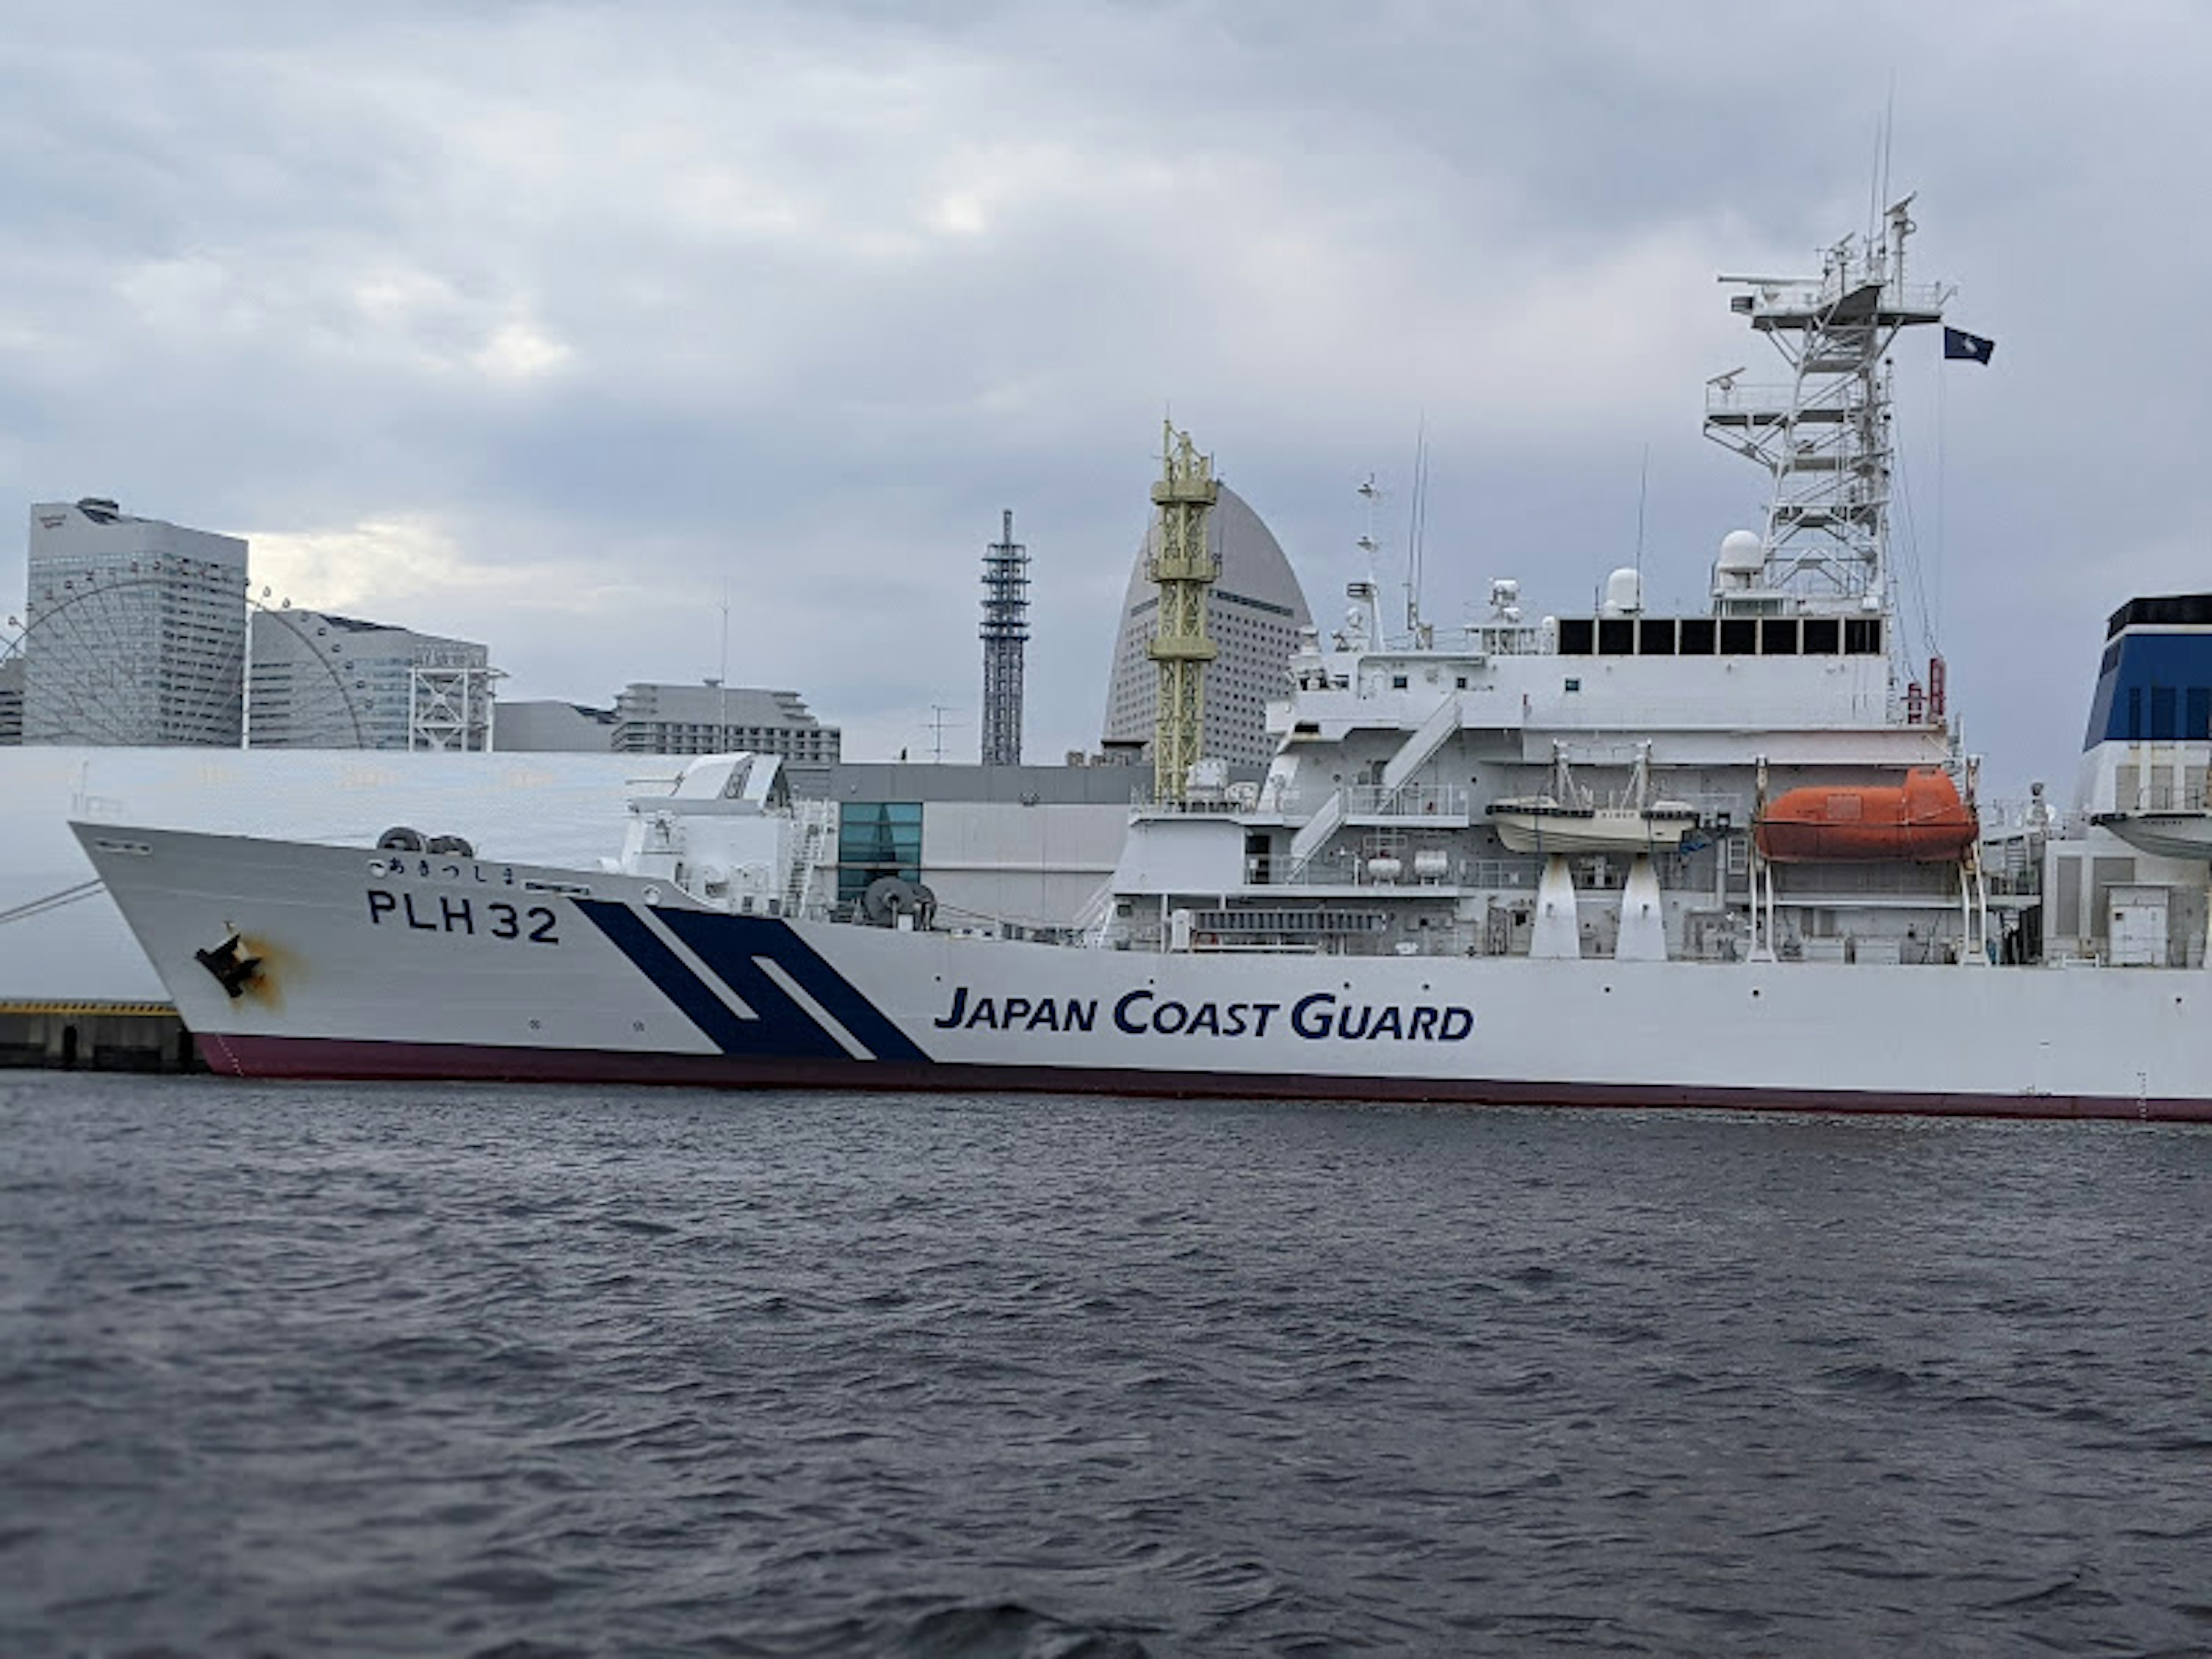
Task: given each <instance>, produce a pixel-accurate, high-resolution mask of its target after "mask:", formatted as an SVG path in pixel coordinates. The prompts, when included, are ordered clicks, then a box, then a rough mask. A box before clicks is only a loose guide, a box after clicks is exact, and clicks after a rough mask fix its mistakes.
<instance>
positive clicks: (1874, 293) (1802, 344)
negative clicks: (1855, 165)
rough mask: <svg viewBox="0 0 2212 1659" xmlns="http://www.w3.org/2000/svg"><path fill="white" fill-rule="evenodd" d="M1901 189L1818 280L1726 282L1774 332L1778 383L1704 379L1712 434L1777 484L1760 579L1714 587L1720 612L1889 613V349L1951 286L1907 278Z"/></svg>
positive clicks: (1939, 314)
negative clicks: (1782, 373)
mask: <svg viewBox="0 0 2212 1659" xmlns="http://www.w3.org/2000/svg"><path fill="white" fill-rule="evenodd" d="M1911 205H1912V197H1910V196H1907V197H1905V198H1904V199H1903V200H1902V201H1899V202H1898V203H1897V204H1895V205H1893V207H1891V209H1890V210H1889V211H1888V213H1887V215H1885V216H1884V217H1885V221H1886V227H1885V230H1884V232H1883V233H1882V234H1881V235H1879V236H1876V235H1875V234H1871V233H1870V234H1867V235H1865V236H1846V237H1844V239H1843V240H1841V241H1839V242H1838V243H1836V244H1835V245H1834V246H1832V247H1830V248H1829V249H1828V250H1827V252H1826V255H1825V256H1824V257H1823V258H1822V260H1821V271H1820V276H1817V277H1795V276H1723V277H1722V278H1721V279H1720V280H1721V281H1722V282H1723V283H1728V284H1729V285H1730V286H1733V287H1741V288H1744V289H1748V290H1749V292H1747V293H1743V294H1738V295H1733V296H1731V298H1730V299H1729V308H1730V309H1731V310H1733V311H1734V312H1735V313H1737V314H1738V315H1739V316H1741V317H1745V318H1747V319H1749V320H1750V323H1751V325H1752V327H1753V329H1755V330H1757V331H1759V332H1760V333H1762V334H1764V335H1765V336H1766V337H1767V338H1768V339H1769V340H1771V342H1772V343H1773V344H1774V347H1775V349H1777V350H1778V351H1779V352H1780V353H1781V354H1782V359H1783V362H1784V363H1785V364H1786V365H1787V366H1788V369H1789V376H1790V378H1789V379H1788V380H1786V381H1784V382H1781V383H1778V384H1767V385H1745V384H1742V383H1741V376H1742V375H1743V374H1744V373H1745V371H1744V370H1743V369H1741V368H1736V369H1731V370H1729V373H1727V374H1720V375H1716V376H1715V377H1714V378H1713V379H1712V380H1710V381H1708V382H1707V383H1706V386H1705V435H1706V436H1707V437H1709V438H1711V439H1712V440H1713V441H1715V442H1717V443H1718V444H1720V445H1721V446H1723V447H1724V448H1727V449H1730V450H1733V451H1735V453H1737V454H1739V455H1742V456H1744V457H1745V458H1746V459H1749V460H1752V461H1754V462H1756V463H1757V464H1758V465H1760V466H1761V467H1764V468H1765V470H1766V471H1767V473H1768V475H1769V477H1771V480H1772V489H1771V494H1770V495H1769V499H1768V504H1767V509H1766V528H1765V535H1764V537H1763V538H1762V539H1763V543H1764V546H1763V549H1762V551H1763V553H1764V566H1765V568H1764V571H1763V573H1762V574H1761V575H1760V578H1759V580H1756V581H1755V582H1753V583H1750V584H1747V585H1744V586H1733V585H1731V586H1725V587H1722V588H1718V589H1717V591H1716V592H1715V594H1714V608H1715V610H1716V611H1717V613H1719V614H1722V615H1736V616H1747V615H1748V616H1757V615H1775V614H1783V615H1795V614H1799V613H1803V612H1814V611H1826V612H1832V613H1833V612H1842V611H1877V612H1886V611H1887V610H1888V608H1889V601H1890V595H1889V592H1888V576H1889V570H1888V562H1889V507H1890V474H1891V471H1892V466H1893V453H1894V452H1893V443H1892V435H1891V430H1890V391H1891V378H1892V377H1891V369H1890V364H1889V361H1888V356H1889V349H1890V344H1891V342H1893V340H1894V339H1895V338H1896V337H1897V335H1898V332H1899V330H1902V329H1906V328H1912V327H1917V326H1919V325H1924V324H1929V323H1938V322H1941V321H1942V318H1943V306H1944V303H1945V301H1948V299H1949V298H1950V297H1951V294H1952V292H1953V290H1952V289H1949V288H1947V287H1945V286H1944V285H1942V284H1941V283H1925V284H1922V285H1919V286H1917V287H1916V286H1911V285H1908V284H1907V283H1906V282H1905V239H1906V238H1907V237H1909V236H1910V235H1911V234H1912V231H1913V229H1914V226H1913V222H1912V217H1911Z"/></svg>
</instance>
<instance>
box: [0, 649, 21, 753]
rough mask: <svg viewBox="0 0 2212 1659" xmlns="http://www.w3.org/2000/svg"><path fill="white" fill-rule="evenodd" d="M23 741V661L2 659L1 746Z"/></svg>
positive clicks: (0, 693)
mask: <svg viewBox="0 0 2212 1659" xmlns="http://www.w3.org/2000/svg"><path fill="white" fill-rule="evenodd" d="M22 740H23V659H22V658H21V657H20V656H10V657H0V746H6V745H12V744H19V743H21V742H22Z"/></svg>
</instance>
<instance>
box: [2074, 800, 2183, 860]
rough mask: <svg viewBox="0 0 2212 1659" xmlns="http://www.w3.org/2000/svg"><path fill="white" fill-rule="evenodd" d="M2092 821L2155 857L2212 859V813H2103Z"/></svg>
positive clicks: (2131, 845)
mask: <svg viewBox="0 0 2212 1659" xmlns="http://www.w3.org/2000/svg"><path fill="white" fill-rule="evenodd" d="M2090 822H2091V823H2094V824H2095V825H2097V827H2098V828H2099V829H2109V830H2111V831H2112V833H2113V834H2114V835H2116V836H2118V837H2119V838H2120V839H2121V840H2122V841H2124V842H2127V844H2128V845H2129V846H2130V847H2132V848H2135V849H2136V851H2137V852H2138V853H2148V854H2150V855H2151V856H2152V857H2153V858H2160V859H2186V860H2194V861H2196V862H2197V863H2200V864H2201V863H2205V862H2208V861H2212V812H2182V811H2177V812H2103V813H2100V814H2098V815H2097V816H2096V817H2093V818H2092V819H2091V820H2090Z"/></svg>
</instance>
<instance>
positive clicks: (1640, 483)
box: [1636, 444, 1651, 594]
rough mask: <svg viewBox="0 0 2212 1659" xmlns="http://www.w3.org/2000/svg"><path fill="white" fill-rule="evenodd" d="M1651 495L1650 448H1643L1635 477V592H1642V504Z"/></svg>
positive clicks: (1648, 445) (1647, 445)
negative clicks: (1640, 462)
mask: <svg viewBox="0 0 2212 1659" xmlns="http://www.w3.org/2000/svg"><path fill="white" fill-rule="evenodd" d="M1650 494H1651V446H1650V444H1646V445H1644V465H1643V467H1642V468H1641V469H1640V470H1639V471H1638V473H1637V475H1636V591H1637V592H1638V593H1639V594H1641V593H1642V592H1644V502H1645V501H1646V500H1647V499H1649V497H1650Z"/></svg>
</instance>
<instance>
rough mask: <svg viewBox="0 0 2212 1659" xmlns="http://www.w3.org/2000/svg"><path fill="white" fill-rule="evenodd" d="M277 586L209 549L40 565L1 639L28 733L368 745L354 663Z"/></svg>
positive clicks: (40, 739) (75, 740) (42, 739)
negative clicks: (122, 563) (191, 555)
mask: <svg viewBox="0 0 2212 1659" xmlns="http://www.w3.org/2000/svg"><path fill="white" fill-rule="evenodd" d="M271 598H272V596H271V595H270V591H269V590H268V589H267V588H265V587H264V589H262V591H261V592H260V594H259V595H258V597H257V596H256V595H255V594H254V593H253V592H252V591H251V588H250V586H248V584H247V582H246V578H245V576H244V575H243V574H242V573H240V571H238V570H236V569H235V568H230V567H226V566H222V565H218V564H216V563H213V562H207V561H203V560H197V559H186V558H173V557H160V558H152V559H148V560H144V561H137V560H134V561H132V562H131V564H130V565H128V566H127V567H125V568H120V569H112V568H100V567H95V566H88V567H86V568H82V569H78V570H67V569H64V570H59V571H55V570H44V571H41V572H40V573H39V575H38V577H37V580H36V582H35V584H34V586H33V588H32V590H31V592H30V593H29V594H28V595H27V602H26V605H25V607H24V613H23V615H22V616H21V617H12V616H11V617H9V618H8V624H9V638H8V639H6V640H5V641H0V644H4V647H5V648H4V649H0V659H6V658H10V657H14V658H20V659H21V665H22V666H21V673H22V677H23V689H22V696H23V704H22V740H23V741H24V742H26V743H31V744H197V745H202V746H214V747H219V748H237V747H240V746H246V747H264V746H270V745H284V746H293V747H316V748H336V749H343V748H364V747H367V746H368V738H367V734H366V729H365V727H364V725H363V722H362V718H361V713H360V707H359V704H360V698H359V697H358V696H357V693H358V692H359V690H360V689H361V688H359V687H358V686H356V685H352V684H349V683H348V681H347V678H346V665H345V664H344V663H343V662H340V661H334V660H333V655H334V653H331V652H330V651H328V650H326V649H325V648H324V647H323V645H322V642H321V641H318V640H317V638H316V637H315V635H314V633H313V619H312V618H311V617H309V616H308V615H307V613H299V612H295V611H293V610H292V609H291V601H290V600H289V599H284V600H280V601H277V602H276V603H274V604H272V603H271V602H270V601H271ZM249 690H250V692H251V695H250V696H249ZM257 723H258V724H259V726H260V727H261V730H260V732H258V733H257V732H256V731H255V729H254V728H255V726H256V724H257Z"/></svg>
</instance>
